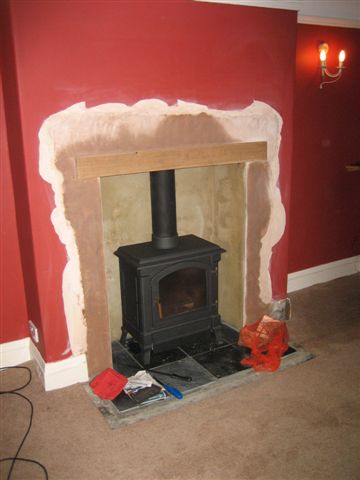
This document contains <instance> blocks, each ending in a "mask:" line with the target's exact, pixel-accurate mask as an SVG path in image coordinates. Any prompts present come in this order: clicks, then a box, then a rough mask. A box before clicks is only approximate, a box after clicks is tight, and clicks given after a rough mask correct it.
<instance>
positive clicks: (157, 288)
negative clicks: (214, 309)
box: [152, 262, 209, 325]
mask: <svg viewBox="0 0 360 480" xmlns="http://www.w3.org/2000/svg"><path fill="white" fill-rule="evenodd" d="M208 271H209V267H208V265H205V264H203V263H201V262H181V263H180V264H176V265H172V266H171V267H170V268H167V269H165V270H163V271H161V272H160V273H159V274H158V275H156V276H155V277H154V278H153V282H152V285H153V288H152V291H153V306H154V309H153V313H154V317H153V318H154V323H157V324H159V325H161V324H164V323H167V322H168V321H173V322H174V321H176V320H177V319H181V320H183V319H184V318H185V317H189V319H191V318H194V317H196V316H197V315H198V313H199V312H200V311H204V310H208V309H209V288H208V286H209V272H208Z"/></svg>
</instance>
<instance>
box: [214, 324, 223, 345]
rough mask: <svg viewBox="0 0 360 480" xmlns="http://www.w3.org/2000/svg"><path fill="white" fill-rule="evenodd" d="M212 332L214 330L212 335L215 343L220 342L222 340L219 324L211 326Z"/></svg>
mask: <svg viewBox="0 0 360 480" xmlns="http://www.w3.org/2000/svg"><path fill="white" fill-rule="evenodd" d="M213 332H214V335H215V340H216V343H217V344H219V343H221V342H222V332H221V326H218V327H213Z"/></svg>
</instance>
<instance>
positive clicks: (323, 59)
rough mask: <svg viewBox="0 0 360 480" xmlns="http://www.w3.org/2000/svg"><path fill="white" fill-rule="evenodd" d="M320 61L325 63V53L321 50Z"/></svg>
mask: <svg viewBox="0 0 360 480" xmlns="http://www.w3.org/2000/svg"><path fill="white" fill-rule="evenodd" d="M320 60H321V61H322V62H326V51H325V50H323V49H321V50H320Z"/></svg>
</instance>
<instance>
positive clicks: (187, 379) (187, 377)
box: [148, 369, 192, 382]
mask: <svg viewBox="0 0 360 480" xmlns="http://www.w3.org/2000/svg"><path fill="white" fill-rule="evenodd" d="M148 371H149V372H150V373H156V374H157V375H166V376H167V377H174V378H180V380H185V381H186V382H191V381H192V377H190V376H186V375H179V374H178V373H167V372H160V370H154V369H151V370H148Z"/></svg>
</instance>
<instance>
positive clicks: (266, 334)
mask: <svg viewBox="0 0 360 480" xmlns="http://www.w3.org/2000/svg"><path fill="white" fill-rule="evenodd" d="M288 342H289V335H288V331H287V327H286V323H285V322H282V321H280V320H275V319H273V318H271V317H269V316H267V315H264V316H263V317H262V318H261V319H260V320H258V321H257V322H255V323H253V324H252V325H246V326H245V327H243V328H242V329H241V330H240V337H239V345H242V346H245V347H248V348H250V349H251V354H250V357H248V358H244V359H243V360H241V362H240V363H241V364H242V365H249V366H250V367H253V368H254V370H255V371H257V372H275V370H277V369H278V368H279V366H280V361H281V357H282V355H283V354H284V353H285V352H286V350H287V349H288V348H289V344H288Z"/></svg>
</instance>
